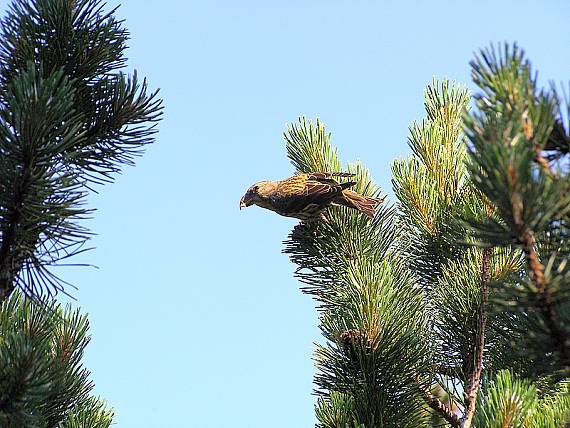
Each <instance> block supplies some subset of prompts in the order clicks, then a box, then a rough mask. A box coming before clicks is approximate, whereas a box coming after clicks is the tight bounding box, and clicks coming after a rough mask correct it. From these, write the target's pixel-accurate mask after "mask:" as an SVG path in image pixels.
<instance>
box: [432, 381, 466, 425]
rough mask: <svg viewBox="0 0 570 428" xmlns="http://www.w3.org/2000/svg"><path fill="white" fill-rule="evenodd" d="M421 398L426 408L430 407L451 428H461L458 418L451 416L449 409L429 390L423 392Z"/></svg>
mask: <svg viewBox="0 0 570 428" xmlns="http://www.w3.org/2000/svg"><path fill="white" fill-rule="evenodd" d="M423 397H424V400H425V402H426V403H427V404H428V406H430V407H431V408H432V409H433V410H435V411H436V412H437V413H438V414H439V415H441V417H443V418H444V419H445V420H446V421H447V422H449V423H450V424H451V426H452V427H456V428H459V427H460V426H461V421H460V420H459V418H458V417H457V416H456V415H455V414H453V412H452V411H451V409H450V408H449V407H448V406H447V405H446V404H444V403H443V402H442V401H441V400H440V399H439V398H437V397H436V396H435V395H433V394H432V393H431V392H430V391H429V390H424V391H423Z"/></svg>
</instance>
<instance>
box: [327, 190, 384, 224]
mask: <svg viewBox="0 0 570 428" xmlns="http://www.w3.org/2000/svg"><path fill="white" fill-rule="evenodd" d="M342 195H343V198H342V199H340V198H339V200H338V201H335V202H337V203H339V204H341V205H344V206H347V207H350V208H355V209H357V210H358V211H360V212H361V213H363V214H366V215H367V216H368V217H370V218H373V217H374V213H375V212H376V207H377V206H378V205H380V204H381V203H382V202H383V201H384V198H370V197H368V196H363V195H361V194H360V193H356V192H355V191H353V190H343V191H342Z"/></svg>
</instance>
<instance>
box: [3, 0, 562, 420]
mask: <svg viewBox="0 0 570 428" xmlns="http://www.w3.org/2000/svg"><path fill="white" fill-rule="evenodd" d="M6 4H7V0H0V5H1V6H2V10H4V9H5V7H6ZM115 4H117V2H115V1H110V2H109V6H111V5H115ZM117 14H118V16H119V17H120V18H123V19H125V20H126V26H127V28H128V29H129V30H130V32H131V35H132V40H131V41H130V49H129V50H128V52H127V56H128V57H129V67H130V68H136V69H137V70H138V71H139V73H140V74H141V75H142V76H146V77H148V79H149V82H150V85H151V87H153V88H158V87H159V88H161V96H162V97H163V98H164V100H165V106H166V109H165V117H164V121H163V122H162V123H161V125H160V133H159V134H158V137H157V142H156V144H154V145H153V146H151V147H149V149H148V150H147V152H146V154H145V155H144V157H143V158H141V159H139V160H138V162H137V166H136V167H135V168H127V169H126V170H125V171H124V174H123V175H122V176H119V177H118V179H117V181H116V183H114V184H112V185H109V186H106V187H103V188H101V189H100V194H99V195H96V196H93V197H91V198H90V204H91V205H92V206H95V207H97V208H98V211H97V212H96V214H95V218H94V219H93V220H91V221H89V222H88V226H89V227H90V228H91V229H92V230H93V231H95V232H96V233H97V234H98V235H97V236H96V237H95V238H94V239H93V241H92V244H93V245H94V246H96V249H95V250H93V251H91V252H90V253H89V254H87V256H85V257H83V258H82V259H81V260H87V261H90V262H91V263H93V264H95V265H97V266H99V269H89V268H78V269H68V270H66V271H65V272H64V277H65V278H66V279H68V280H70V281H72V282H74V283H75V284H77V286H78V287H79V290H78V291H76V292H74V295H75V296H76V297H77V299H78V304H80V305H81V306H82V308H83V309H84V311H86V312H88V313H89V316H90V321H91V333H92V336H93V338H92V342H91V344H90V345H89V347H88V350H87V354H86V358H85V364H86V365H87V367H88V368H89V369H90V370H91V371H92V377H93V380H94V381H95V383H96V389H95V391H96V393H97V394H100V395H101V396H103V397H104V398H105V399H107V400H108V402H109V403H110V404H111V405H112V406H114V407H115V410H116V423H117V426H119V427H122V428H131V427H132V428H135V427H136V428H147V427H148V428H163V427H200V428H214V427H232V428H262V427H263V428H265V427H273V428H281V427H287V428H290V427H309V426H313V425H314V414H313V404H314V396H312V395H311V393H312V377H313V374H314V368H313V363H312V360H311V356H312V352H313V349H314V345H313V344H314V343H315V342H319V341H321V338H320V335H319V331H318V329H317V313H316V311H315V309H314V306H313V302H312V301H311V300H310V298H309V297H308V296H305V295H302V294H301V292H300V291H299V290H298V287H299V283H298V282H297V281H296V280H295V279H294V278H293V275H292V274H293V270H294V266H293V265H292V264H291V263H290V261H289V260H288V258H287V257H286V256H285V255H283V254H281V248H282V244H281V242H282V241H283V239H285V238H286V236H287V234H288V232H289V230H290V229H291V227H292V226H293V225H294V223H295V221H294V220H293V219H287V218H283V217H279V216H277V215H274V214H272V213H270V212H268V211H264V210H261V209H256V208H250V209H247V210H245V211H244V210H242V211H241V212H240V211H239V209H238V202H239V199H240V197H241V196H242V194H243V192H244V190H245V189H246V188H247V187H248V186H249V185H250V184H251V183H252V182H254V181H257V180H260V179H279V178H283V177H286V176H288V175H290V174H291V173H292V172H293V170H292V167H291V166H290V164H289V162H288V160H287V159H286V157H285V150H284V145H283V141H282V137H281V133H282V131H283V130H284V129H285V126H286V123H287V122H291V121H294V120H296V119H297V117H298V116H300V115H306V116H308V117H311V118H314V117H316V116H319V117H320V118H321V119H322V120H323V121H324V123H325V124H326V125H327V127H328V129H329V130H330V131H332V133H333V143H334V144H335V145H336V146H337V147H338V149H339V153H340V155H341V157H342V159H343V160H344V161H348V160H355V159H361V160H362V161H363V162H365V163H366V164H367V165H368V166H369V167H370V169H371V171H372V174H373V176H374V178H375V179H376V180H377V182H378V183H379V184H380V185H381V186H382V187H383V188H384V189H385V191H386V192H387V193H388V194H389V195H391V194H392V193H391V188H390V170H389V166H390V163H391V161H392V160H393V159H394V158H396V157H401V156H406V155H407V154H408V153H409V150H408V148H407V145H406V138H407V128H408V126H409V124H410V123H411V122H412V121H413V120H416V119H421V118H422V117H423V115H424V113H423V89H424V87H425V85H426V84H428V83H429V82H430V81H431V79H432V77H433V76H436V77H449V78H451V79H455V80H458V81H460V82H464V83H466V84H469V86H470V87H472V85H471V84H470V81H469V73H470V70H469V66H468V62H469V60H470V59H471V58H472V53H473V52H474V51H475V50H477V49H478V48H480V47H483V46H487V45H488V43H489V42H490V41H505V40H507V41H518V42H519V44H520V45H521V46H522V47H523V48H524V49H525V50H526V52H527V54H528V55H529V57H530V58H531V59H532V60H533V64H534V65H535V67H536V68H537V69H538V70H539V72H540V74H539V75H540V76H541V81H542V82H546V81H547V79H550V78H553V79H556V80H559V81H560V80H566V81H567V80H568V79H570V73H569V71H570V54H569V46H570V32H569V31H568V23H567V21H568V16H570V3H569V2H567V1H562V0H561V1H544V2H537V1H524V0H513V1H482V0H478V1H438V2H428V1H419V0H418V1H361V0H355V1H335V0H320V1H309V0H303V1H301V0H288V1H249V0H242V1H239V2H238V1H229V0H226V1H214V0H211V1H202V2H197V1H174V0H169V1H161V2H155V1H135V0H126V1H124V2H123V5H122V7H121V8H120V9H119V10H118V12H117Z"/></svg>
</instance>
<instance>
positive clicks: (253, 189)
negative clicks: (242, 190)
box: [251, 186, 259, 192]
mask: <svg viewBox="0 0 570 428" xmlns="http://www.w3.org/2000/svg"><path fill="white" fill-rule="evenodd" d="M258 190H259V186H253V187H252V188H251V191H252V192H257V191H258Z"/></svg>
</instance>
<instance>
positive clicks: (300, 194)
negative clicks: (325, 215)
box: [272, 174, 356, 213]
mask: <svg viewBox="0 0 570 428" xmlns="http://www.w3.org/2000/svg"><path fill="white" fill-rule="evenodd" d="M354 184H356V183H355V182H346V183H337V182H336V181H334V180H330V179H326V178H324V179H322V180H320V181H319V180H314V179H311V178H310V175H309V174H302V175H296V176H293V177H290V178H288V179H286V180H283V181H281V182H279V185H278V187H277V192H276V193H275V195H274V196H273V198H272V202H273V204H274V206H275V207H276V208H278V209H279V210H280V211H281V212H289V213H291V212H300V211H303V210H304V209H305V208H306V207H307V206H309V205H315V206H320V207H324V206H326V205H328V204H329V203H330V202H331V201H332V200H333V199H335V198H336V197H337V196H338V195H339V194H340V193H341V192H342V191H343V190H344V189H347V188H349V187H351V186H353V185H354Z"/></svg>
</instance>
